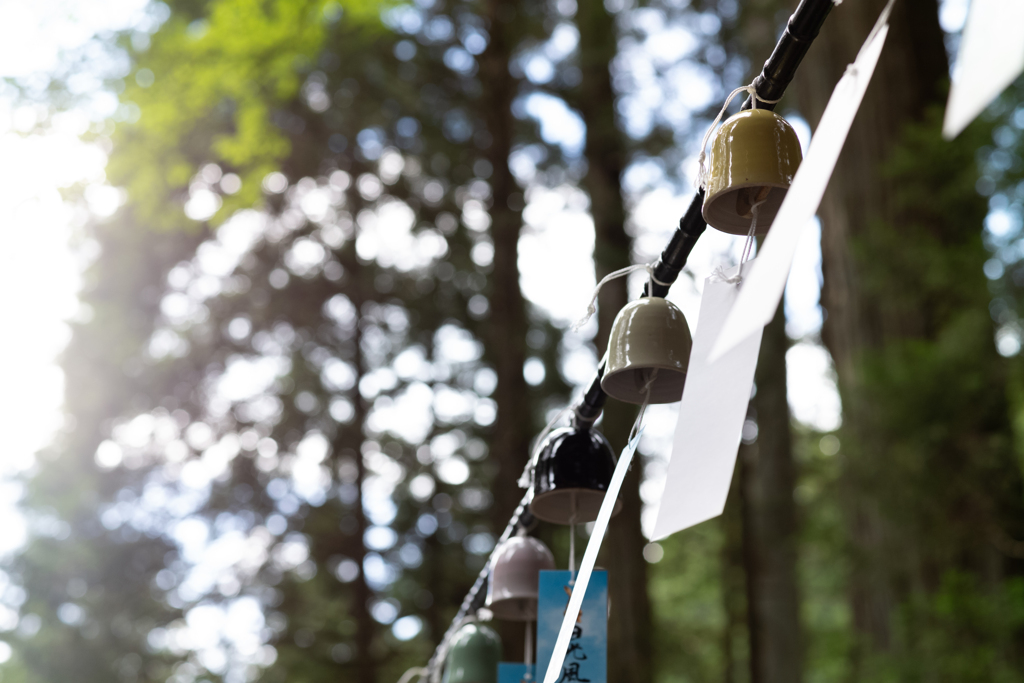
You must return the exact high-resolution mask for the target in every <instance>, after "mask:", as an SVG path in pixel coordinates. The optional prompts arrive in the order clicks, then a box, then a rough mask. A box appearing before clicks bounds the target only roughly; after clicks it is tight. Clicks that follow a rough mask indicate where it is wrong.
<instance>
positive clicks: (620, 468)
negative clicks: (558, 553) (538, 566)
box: [538, 427, 644, 683]
mask: <svg viewBox="0 0 1024 683" xmlns="http://www.w3.org/2000/svg"><path fill="white" fill-rule="evenodd" d="M643 433H644V428H643V427H640V429H638V430H637V432H636V436H634V437H633V438H632V439H631V440H630V442H629V443H628V444H626V447H625V448H623V449H622V454H621V455H620V456H619V462H618V463H616V464H615V471H614V472H613V473H612V480H611V482H610V483H609V484H608V491H607V492H606V493H605V494H604V500H603V501H601V509H600V510H599V511H598V513H597V521H595V522H594V530H593V532H591V534H590V540H589V541H587V549H586V551H585V552H584V553H583V562H581V563H580V573H579V575H578V576H577V577H576V583H575V585H574V586H573V587H572V595H571V596H569V606H568V607H567V608H566V609H565V617H563V618H562V627H561V628H560V629H558V638H557V640H555V649H554V652H552V653H551V661H550V662H549V663H548V668H547V672H546V673H545V674H544V683H555V682H556V681H557V680H558V677H559V676H560V675H561V673H562V664H563V663H565V653H566V650H567V649H568V648H569V640H570V638H572V629H573V626H575V625H576V618H577V617H578V616H579V614H580V606H581V605H582V604H583V596H584V595H586V593H587V584H588V583H590V575H591V574H592V573H593V572H594V564H595V563H596V562H597V553H598V551H600V550H601V543H602V542H603V541H604V535H605V533H606V532H607V531H608V520H610V519H611V517H612V510H614V509H615V501H616V499H618V497H619V489H621V488H622V480H623V479H625V478H626V472H627V471H628V470H629V464H630V463H631V462H632V461H633V453H635V452H636V447H637V444H639V443H640V437H641V436H642V435H643ZM540 663H541V662H538V664H540Z"/></svg>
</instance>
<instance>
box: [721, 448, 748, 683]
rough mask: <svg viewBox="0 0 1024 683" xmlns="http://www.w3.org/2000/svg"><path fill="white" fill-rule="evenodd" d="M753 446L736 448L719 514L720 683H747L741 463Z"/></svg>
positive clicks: (743, 510)
mask: <svg viewBox="0 0 1024 683" xmlns="http://www.w3.org/2000/svg"><path fill="white" fill-rule="evenodd" d="M751 448H755V446H753V445H746V444H743V445H741V446H740V452H739V457H738V458H737V460H736V470H737V472H736V476H735V477H734V478H733V481H732V486H731V488H730V490H729V500H731V501H732V505H726V506H725V511H724V512H723V513H722V517H721V522H720V523H721V525H722V556H721V562H720V564H721V591H722V607H723V611H724V613H725V628H724V629H723V631H722V660H723V662H722V680H723V681H724V683H747V681H749V680H750V675H749V671H750V666H749V661H750V657H749V653H750V647H749V631H748V628H747V601H746V590H745V588H746V586H745V585H744V584H745V583H746V571H745V570H744V566H743V562H744V556H743V550H744V549H743V530H744V522H743V516H744V514H745V507H746V506H745V505H743V504H742V503H743V502H744V501H745V500H746V499H745V497H744V496H743V492H742V490H741V488H742V486H743V463H744V462H745V461H746V460H748V456H747V454H746V451H747V449H751Z"/></svg>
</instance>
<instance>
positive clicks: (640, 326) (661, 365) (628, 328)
mask: <svg viewBox="0 0 1024 683" xmlns="http://www.w3.org/2000/svg"><path fill="white" fill-rule="evenodd" d="M692 345H693V340H692V339H691V338H690V326H689V325H687V324H686V318H684V317H683V312H682V311H680V310H679V307H677V306H676V305H675V304H674V303H672V302H671V301H667V300H665V299H662V298H661V297H656V296H649V297H644V298H642V299H638V300H636V301H633V302H630V303H629V304H626V305H625V306H624V307H623V308H622V310H621V311H619V314H618V315H617V316H615V322H614V323H613V324H612V332H611V335H610V336H609V337H608V351H607V364H606V366H605V371H604V376H603V377H602V378H601V388H602V389H604V392H605V393H606V394H608V395H609V396H611V397H612V398H617V399H619V400H620V401H625V402H626V403H638V404H639V403H643V402H644V397H645V394H644V387H645V386H646V385H647V383H648V382H650V380H651V376H652V374H654V373H653V371H654V370H655V369H657V371H658V372H657V374H656V375H654V380H653V382H650V383H651V386H650V401H649V402H650V403H652V404H653V403H673V402H675V401H678V400H679V399H680V397H681V396H682V395H683V383H684V382H685V380H686V368H687V365H688V364H689V362H690V348H691V346H692Z"/></svg>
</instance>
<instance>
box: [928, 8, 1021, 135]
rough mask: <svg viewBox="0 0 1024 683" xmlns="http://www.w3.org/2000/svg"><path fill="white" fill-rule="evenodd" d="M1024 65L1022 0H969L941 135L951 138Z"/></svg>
mask: <svg viewBox="0 0 1024 683" xmlns="http://www.w3.org/2000/svg"><path fill="white" fill-rule="evenodd" d="M1022 71H1024V0H972V2H971V11H970V14H969V15H968V16H967V24H966V25H965V26H964V33H963V37H962V38H961V39H960V50H959V53H958V54H957V58H956V67H955V69H954V71H953V86H952V87H951V88H950V90H949V102H948V103H947V104H946V118H945V120H944V121H943V123H942V135H943V137H945V138H946V139H947V140H952V139H953V138H955V137H956V136H957V135H959V134H960V132H961V131H962V130H963V129H964V128H966V127H967V125H968V124H969V123H970V122H971V121H973V120H974V118H975V117H976V116H977V115H978V114H980V113H981V112H982V111H983V110H984V109H985V107H987V106H988V105H989V104H990V103H991V102H992V100H994V99H995V98H996V97H998V96H999V93H1001V92H1003V90H1005V89H1006V87H1007V86H1008V85H1010V83H1013V81H1014V80H1016V78H1017V76H1019V75H1020V74H1021V72H1022Z"/></svg>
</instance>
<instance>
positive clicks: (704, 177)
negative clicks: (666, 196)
mask: <svg viewBox="0 0 1024 683" xmlns="http://www.w3.org/2000/svg"><path fill="white" fill-rule="evenodd" d="M741 92H745V93H747V94H749V95H750V105H751V107H752V108H753V109H757V103H758V102H764V103H765V104H777V103H778V102H779V100H766V99H764V98H763V97H760V96H759V95H758V94H757V89H756V88H755V87H754V84H753V83H751V84H750V85H741V86H740V87H738V88H736V89H735V90H733V91H732V92H731V93H729V96H728V97H727V98H725V104H723V105H722V109H721V111H719V112H718V116H716V117H715V120H714V121H712V122H711V127H710V128H708V130H707V132H706V133H704V140H703V141H702V142H701V143H700V154H698V155H697V165H698V170H697V182H696V185H697V188H698V189H703V188H705V187H707V184H708V169H707V166H706V165H705V164H704V162H705V161H706V160H707V152H706V149H707V146H708V141H709V140H710V139H711V136H712V134H714V132H715V130H716V129H717V128H718V124H719V123H721V122H722V117H723V116H725V112H726V111H727V110H728V109H729V104H730V103H731V102H732V99H733V98H734V97H736V96H737V95H739V94H740V93H741Z"/></svg>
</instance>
